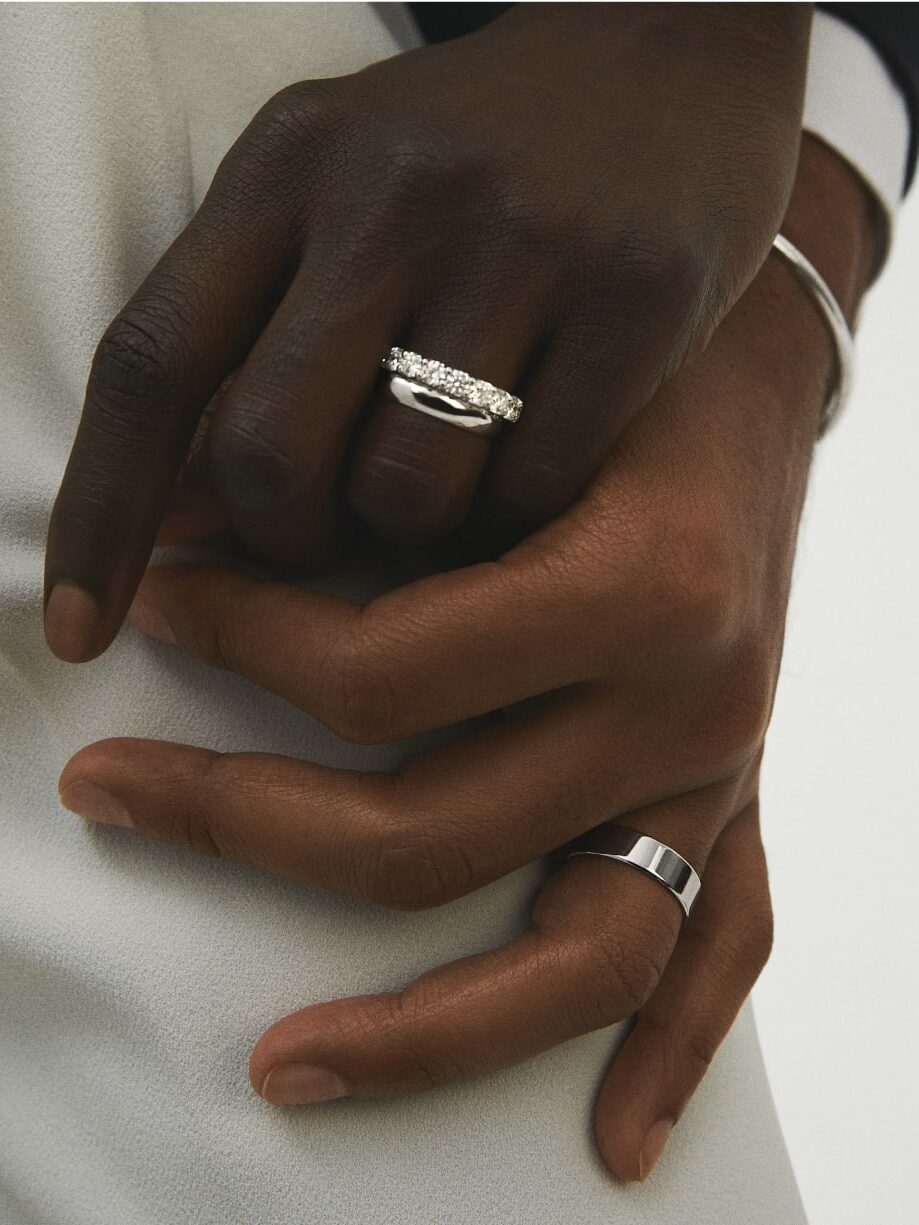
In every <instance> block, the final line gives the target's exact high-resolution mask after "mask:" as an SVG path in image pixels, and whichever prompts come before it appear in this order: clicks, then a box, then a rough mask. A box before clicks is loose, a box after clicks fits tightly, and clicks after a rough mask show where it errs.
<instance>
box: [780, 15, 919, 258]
mask: <svg viewBox="0 0 919 1225" xmlns="http://www.w3.org/2000/svg"><path fill="white" fill-rule="evenodd" d="M803 124H804V127H805V128H806V130H807V131H808V132H813V133H814V135H815V136H819V137H820V139H821V140H822V141H824V142H825V143H826V144H828V145H829V146H830V148H831V149H834V150H835V151H836V152H837V153H838V154H839V155H840V156H841V157H843V158H845V160H846V161H847V162H848V163H849V165H850V166H852V168H853V169H854V170H855V171H856V172H857V173H858V174H859V175H860V176H861V178H862V179H863V180H864V182H865V183H866V184H867V186H868V187H869V188H870V189H871V191H872V192H873V193H874V195H875V198H876V199H877V201H878V203H879V204H880V206H881V209H882V210H883V215H884V219H885V221H886V223H887V230H888V240H887V241H886V242H885V243H884V246H885V247H886V246H887V245H889V234H890V230H891V229H892V227H893V219H894V216H895V215H896V211H897V208H898V207H899V204H900V199H901V197H902V195H903V187H904V181H905V178H906V159H907V155H908V152H909V111H908V110H907V108H906V100H905V98H904V97H903V94H902V93H901V91H900V88H899V86H898V85H897V84H896V82H895V81H894V79H893V78H892V77H891V75H890V73H889V71H888V70H887V65H886V64H885V63H884V60H883V59H882V58H881V56H880V55H879V54H878V52H877V51H876V50H875V48H874V46H873V45H872V44H871V43H870V42H869V41H868V39H867V38H865V36H864V35H863V34H861V33H860V32H859V31H858V30H856V29H855V28H854V27H853V26H850V25H848V24H847V23H846V22H845V21H843V20H842V18H840V17H837V16H835V14H833V13H827V12H825V11H824V10H823V9H817V11H816V12H815V13H814V20H813V25H812V27H811V41H810V55H809V57H808V62H807V84H806V87H805V91H804V118H803Z"/></svg>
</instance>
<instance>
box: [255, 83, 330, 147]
mask: <svg viewBox="0 0 919 1225" xmlns="http://www.w3.org/2000/svg"><path fill="white" fill-rule="evenodd" d="M336 96H337V91H336V89H335V87H334V86H333V85H331V84H330V83H329V82H327V81H322V80H314V81H297V82H295V83H294V84H292V85H287V86H285V88H284V89H282V90H279V91H278V93H276V94H274V95H273V97H271V98H269V99H268V101H267V102H266V103H265V105H264V106H263V107H262V108H261V110H260V111H258V113H257V114H256V116H255V118H254V120H253V121H252V125H251V128H250V144H251V145H254V146H256V147H257V148H259V149H260V150H261V151H263V152H267V153H269V154H278V153H280V154H281V155H283V156H284V157H285V158H287V157H290V155H291V154H292V153H293V154H294V155H297V154H300V155H302V154H304V153H306V152H307V151H311V150H313V149H314V148H316V146H317V145H318V144H319V143H321V141H322V140H323V139H324V138H326V137H328V136H329V135H330V134H331V133H332V132H333V131H334V129H335V127H336V126H337V124H336V121H335V111H336V110H337V107H336V106H335V98H336Z"/></svg>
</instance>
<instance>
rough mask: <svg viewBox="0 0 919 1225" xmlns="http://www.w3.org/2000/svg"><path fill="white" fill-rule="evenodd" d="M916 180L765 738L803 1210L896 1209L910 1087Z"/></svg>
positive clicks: (767, 1031) (791, 1136)
mask: <svg viewBox="0 0 919 1225" xmlns="http://www.w3.org/2000/svg"><path fill="white" fill-rule="evenodd" d="M917 320H919V188H917V187H914V189H913V192H912V194H911V196H910V197H909V198H908V200H907V202H906V204H905V205H904V207H903V210H902V213H901V215H900V217H899V219H898V223H897V228H896V230H895V233H894V242H893V250H892V256H891V263H890V265H889V266H888V268H887V269H886V271H885V272H884V273H883V276H882V278H881V281H880V282H879V284H878V285H877V286H876V287H875V289H873V290H872V291H871V293H870V294H869V295H868V297H867V299H866V303H865V307H864V310H863V319H862V326H861V327H860V328H859V334H858V354H857V357H858V366H857V379H856V386H855V392H854V396H853V399H852V400H851V402H850V404H849V406H848V408H847V410H846V412H845V414H844V416H843V417H842V418H841V419H840V421H839V423H838V425H837V426H836V428H835V429H834V431H833V432H832V433H831V434H830V436H829V437H828V438H826V439H825V440H824V442H823V443H822V444H821V446H820V448H819V452H818V456H817V461H816V466H815V470H814V475H813V480H812V483H811V489H810V494H809V498H808V503H807V508H806V512H805V517H804V525H803V529H802V533H801V541H800V546H799V550H798V565H797V573H796V580H795V584H794V589H793V593H792V601H791V611H790V616H789V630H788V641H787V646H786V651H785V663H784V668H783V672H782V680H781V683H780V686H779V697H778V702H777V706H776V711H775V717H774V719H773V724H772V728H771V731H770V734H769V740H768V744H767V749H766V762H765V782H764V796H763V829H764V832H765V838H766V844H767V849H768V851H769V856H770V863H771V872H772V883H773V894H774V900H775V909H776V915H777V937H776V947H775V952H774V953H773V957H772V961H771V963H770V965H769V966H768V967H767V969H766V972H765V975H764V978H763V980H762V982H761V985H760V986H759V988H758V989H757V991H756V992H755V1001H756V1012H757V1018H758V1020H759V1026H760V1033H761V1035H762V1039H763V1044H764V1048H765V1051H766V1056H767V1064H768V1067H769V1072H770V1077H771V1079H772V1084H773V1089H774V1092H775V1095H776V1100H777V1102H778V1106H779V1114H780V1117H781V1119H782V1123H783V1126H784V1129H785V1134H786V1138H787V1140H788V1144H789V1148H790V1149H791V1153H792V1157H793V1160H794V1164H795V1169H796V1171H797V1174H798V1179H799V1183H800V1185H801V1189H802V1193H803V1195H804V1200H805V1204H806V1206H807V1209H808V1214H809V1217H810V1220H811V1225H874V1222H884V1225H912V1223H913V1222H915V1220H916V1140H917V1128H916V1121H915V1120H916V1102H917V1101H919V1056H917V1052H916V1034H917V1033H919V962H917V958H916V951H917V948H919V907H917V905H916V897H915V888H916V881H917V878H916V865H917V864H919V820H917V818H919V804H917V795H919V748H917V746H919V635H917V624H919V485H917V474H919V395H917V379H916V369H917V342H919V333H917V327H916V324H917Z"/></svg>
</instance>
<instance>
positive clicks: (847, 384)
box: [772, 234, 855, 437]
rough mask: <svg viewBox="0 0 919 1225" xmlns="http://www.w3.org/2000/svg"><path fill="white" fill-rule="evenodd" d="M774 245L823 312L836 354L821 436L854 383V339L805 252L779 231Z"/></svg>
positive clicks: (833, 296)
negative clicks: (832, 382) (833, 379)
mask: <svg viewBox="0 0 919 1225" xmlns="http://www.w3.org/2000/svg"><path fill="white" fill-rule="evenodd" d="M772 246H773V249H774V250H775V251H777V252H778V253H779V255H781V257H782V258H783V259H784V260H785V261H786V262H787V263H788V264H789V266H790V267H791V269H792V271H793V272H794V273H795V275H796V276H797V277H798V279H799V280H800V281H801V283H802V284H803V285H804V287H805V289H806V290H807V291H808V293H809V294H810V296H811V298H812V299H813V300H814V304H815V305H816V307H817V309H818V310H819V311H820V314H821V315H822V316H823V321H824V323H825V324H826V326H827V329H828V330H829V333H830V337H831V339H832V341H833V348H834V350H835V354H836V379H835V383H834V385H833V389H832V391H831V392H830V394H829V397H828V399H827V402H826V404H825V405H824V406H823V416H822V417H821V418H820V436H821V437H823V435H824V434H825V433H826V432H827V430H828V429H829V428H830V426H831V425H832V424H833V422H834V421H835V420H836V418H837V417H838V416H839V410H840V409H841V408H842V406H843V404H844V403H845V401H846V398H847V397H848V395H849V391H850V389H851V386H852V370H853V366H854V361H855V341H854V340H853V338H852V332H851V330H850V328H849V325H848V323H847V322H846V317H845V315H844V314H843V313H842V310H841V309H840V306H839V303H838V302H837V301H836V295H835V294H834V293H833V291H832V289H830V287H829V285H827V283H826V281H825V280H824V279H823V277H822V276H821V275H820V273H819V272H818V271H817V269H816V268H815V267H814V265H813V264H812V263H811V262H810V260H809V259H808V258H807V256H806V255H804V254H803V252H801V251H799V250H798V248H797V247H796V246H795V244H794V243H793V242H789V240H788V239H787V238H786V237H785V235H784V234H776V236H775V239H774V240H773V243H772Z"/></svg>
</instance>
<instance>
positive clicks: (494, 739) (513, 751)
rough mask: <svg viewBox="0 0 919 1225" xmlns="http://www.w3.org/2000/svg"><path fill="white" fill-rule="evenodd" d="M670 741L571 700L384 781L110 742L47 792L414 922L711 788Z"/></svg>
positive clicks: (657, 712)
mask: <svg viewBox="0 0 919 1225" xmlns="http://www.w3.org/2000/svg"><path fill="white" fill-rule="evenodd" d="M680 732H681V724H680V715H679V712H678V711H676V710H674V711H671V712H670V714H669V717H668V714H667V712H666V711H662V710H661V708H660V705H659V703H655V702H649V703H648V704H647V707H646V709H645V710H638V709H637V708H636V707H635V706H634V705H632V706H629V707H625V706H623V705H617V703H616V702H615V701H614V700H612V699H611V697H610V695H609V694H608V693H607V692H605V691H604V690H603V689H601V688H600V687H590V688H588V687H578V688H576V689H574V690H570V691H567V692H565V693H563V694H559V695H556V696H555V697H552V698H550V699H548V700H546V701H545V702H544V703H541V704H539V705H537V706H534V707H532V708H531V709H530V710H528V711H527V712H526V713H523V714H521V715H520V716H519V717H517V718H515V719H514V720H512V721H508V722H505V723H503V724H502V725H500V726H497V727H493V728H489V729H488V730H486V731H483V732H480V733H478V734H476V735H471V736H467V737H465V738H463V739H461V740H459V741H457V742H456V743H454V744H450V745H446V746H442V747H440V748H437V749H434V750H432V751H430V752H428V753H424V754H420V755H419V756H418V757H416V758H415V759H414V760H413V761H411V762H410V763H409V764H408V765H407V766H406V767H405V768H404V769H403V770H402V771H401V772H399V773H397V774H379V773H358V772H351V771H347V770H335V769H329V768H327V767H322V766H317V765H312V764H309V763H306V762H300V761H295V760H293V759H291V758H286V757H278V756H273V755H269V754H219V753H214V752H211V751H209V750H205V749H198V748H191V747H188V746H184V745H175V744H168V743H162V742H158V741H143V740H130V739H124V740H121V739H117V740H108V741H100V742H98V743H96V744H93V745H89V746H88V747H87V748H85V749H82V750H81V751H80V752H79V753H77V754H76V755H75V756H74V757H73V758H71V760H70V761H69V762H68V763H67V765H66V766H65V768H64V771H63V773H62V775H61V779H60V791H61V800H62V802H63V803H64V805H65V806H66V807H68V808H70V809H71V810H72V811H74V812H76V813H78V814H79V815H81V816H85V817H87V818H89V819H92V820H98V821H102V822H107V823H110V824H119V825H127V826H131V827H133V828H134V829H136V830H137V831H138V832H140V833H143V834H146V835H148V836H151V837H154V838H160V839H163V840H165V841H168V842H176V843H179V844H180V845H184V846H189V847H191V848H192V849H195V850H198V851H201V852H204V853H207V854H211V855H219V856H223V857H226V858H229V859H234V860H238V861H241V862H243V863H247V864H250V865H252V866H254V867H257V868H262V869H265V870H268V871H271V872H275V873H277V874H279V875H281V876H286V877H289V878H292V879H295V880H299V881H301V882H304V883H307V884H311V885H317V886H320V887H323V888H330V889H335V890H336V891H339V892H344V893H348V894H351V895H355V896H358V897H361V898H364V899H366V900H369V901H373V902H377V903H379V904H382V905H386V906H391V907H394V908H397V909H406V910H414V909H422V908H426V907H430V906H436V905H441V904H443V903H445V902H448V901H452V900H453V899H455V898H457V897H460V896H463V895H464V894H467V893H470V892H472V891H473V890H475V889H477V888H480V887H481V886H483V885H486V884H488V883H490V882H491V881H494V880H497V879H498V878H500V877H502V876H504V875H506V874H507V873H508V872H511V871H513V870H514V869H516V868H519V867H522V866H523V865H524V864H527V863H530V862H531V861H532V860H534V859H536V858H538V857H539V856H541V855H544V854H546V853H548V852H549V851H551V850H552V849H553V848H555V847H558V846H560V845H562V844H563V843H566V842H568V841H570V840H571V839H573V838H575V837H577V836H579V835H580V834H582V833H584V832H585V831H586V830H588V829H590V828H592V827H593V826H595V825H597V824H599V823H601V822H602V821H605V820H610V819H613V818H614V817H615V816H617V815H618V814H620V813H622V812H626V811H631V810H632V809H635V808H638V807H642V806H644V805H646V804H648V803H651V802H653V801H655V800H657V799H659V798H660V797H662V796H666V795H673V794H682V793H684V792H689V791H693V790H697V789H699V788H701V787H705V786H707V785H709V784H711V783H712V782H713V781H714V780H716V779H717V778H718V777H719V772H717V771H715V770H713V769H712V768H711V766H710V765H707V764H706V765H701V764H700V756H701V755H700V753H699V749H698V745H697V744H696V743H695V741H694V739H693V737H692V736H691V735H686V734H685V726H683V727H682V733H683V734H682V735H681V734H680ZM724 785H725V786H726V787H729V788H734V789H739V788H741V787H742V785H743V784H742V782H741V781H738V782H729V783H725V784H724Z"/></svg>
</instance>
